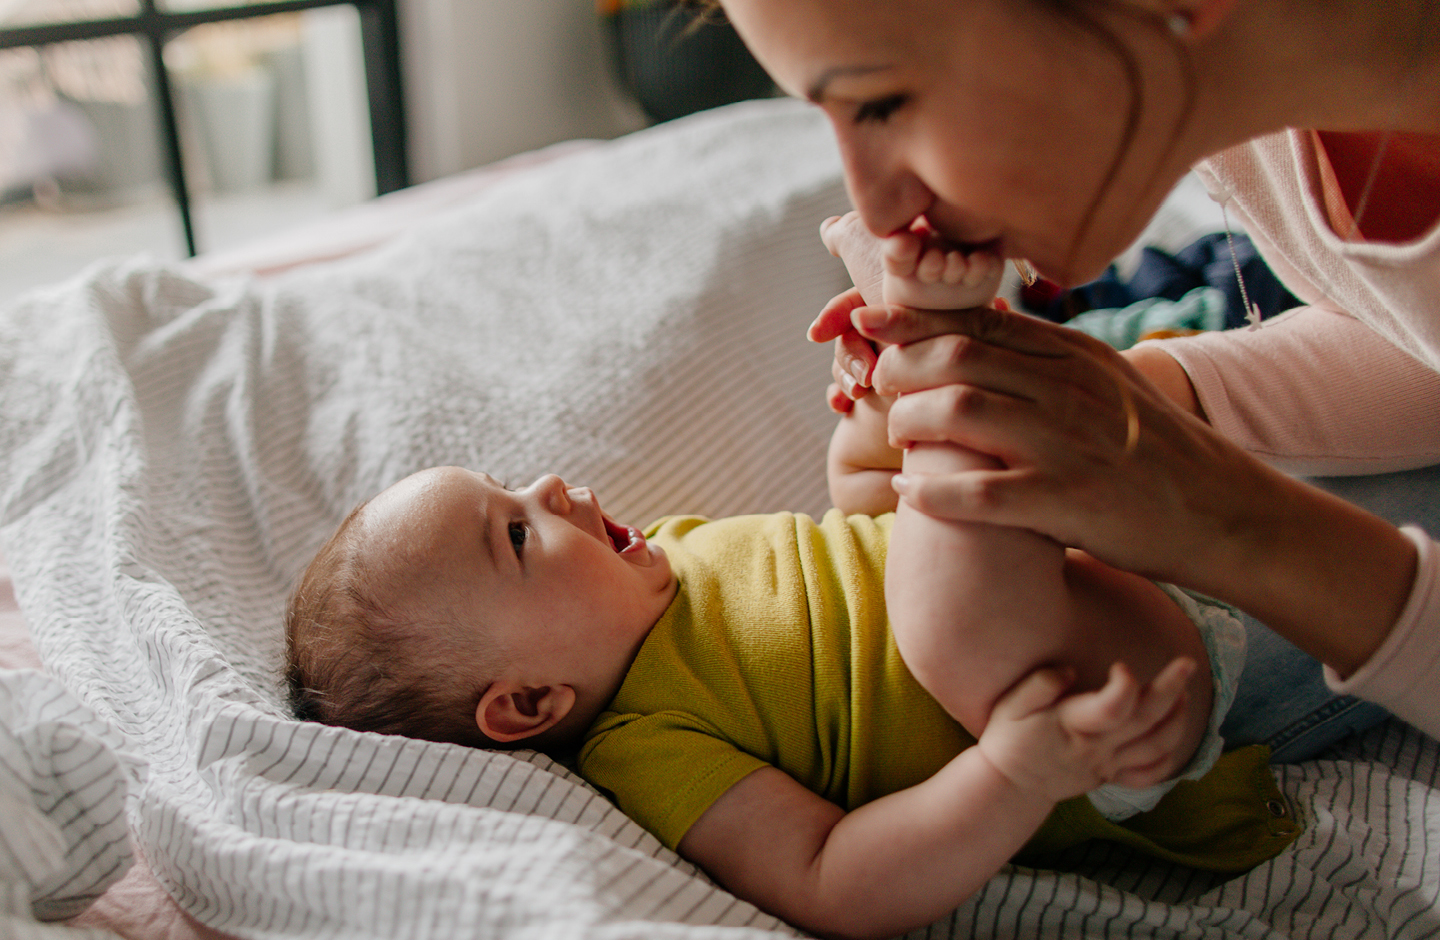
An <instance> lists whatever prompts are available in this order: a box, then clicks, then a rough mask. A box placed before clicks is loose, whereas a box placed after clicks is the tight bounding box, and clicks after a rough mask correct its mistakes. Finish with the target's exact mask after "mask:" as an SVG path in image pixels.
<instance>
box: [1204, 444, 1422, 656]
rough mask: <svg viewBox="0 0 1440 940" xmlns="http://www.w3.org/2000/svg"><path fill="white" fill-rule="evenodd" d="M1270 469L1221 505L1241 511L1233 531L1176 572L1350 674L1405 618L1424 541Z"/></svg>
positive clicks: (1233, 513)
mask: <svg viewBox="0 0 1440 940" xmlns="http://www.w3.org/2000/svg"><path fill="white" fill-rule="evenodd" d="M1266 470H1268V473H1265V474H1255V475H1252V480H1251V483H1252V485H1250V486H1247V487H1243V488H1237V490H1240V491H1239V492H1235V493H1233V494H1231V498H1229V499H1227V500H1226V503H1227V505H1225V506H1223V507H1222V509H1221V512H1222V513H1224V514H1225V515H1227V516H1228V517H1229V518H1230V519H1231V520H1233V521H1232V522H1231V524H1230V525H1228V526H1226V527H1225V528H1226V529H1228V530H1229V531H1228V537H1224V538H1217V539H1216V540H1215V541H1214V542H1213V544H1211V545H1210V546H1209V548H1208V550H1202V551H1201V552H1200V557H1198V558H1197V559H1195V562H1196V563H1195V564H1194V565H1193V567H1191V569H1190V570H1189V571H1188V572H1185V573H1182V575H1181V577H1180V578H1177V580H1178V581H1180V582H1181V583H1183V584H1184V586H1186V587H1191V588H1193V589H1195V590H1198V591H1201V592H1203V593H1206V594H1210V595H1211V596H1214V597H1217V598H1219V599H1220V600H1223V601H1226V602H1228V603H1231V604H1234V605H1235V606H1236V607H1239V608H1240V609H1241V610H1244V611H1246V612H1247V613H1249V614H1250V615H1252V616H1253V617H1255V618H1256V619H1257V620H1259V621H1261V622H1262V623H1264V624H1266V625H1267V626H1269V627H1270V628H1271V629H1272V630H1274V631H1275V632H1276V633H1279V634H1280V635H1281V636H1284V637H1285V638H1287V639H1288V640H1290V641H1291V642H1292V643H1294V644H1295V645H1296V646H1298V647H1300V648H1301V649H1303V650H1305V651H1306V652H1307V653H1309V654H1310V655H1312V656H1314V657H1315V658H1316V659H1319V660H1320V661H1321V662H1323V663H1326V664H1327V665H1329V666H1331V667H1332V668H1333V669H1335V670H1336V671H1337V672H1338V673H1340V675H1342V676H1346V675H1349V674H1350V673H1352V672H1354V671H1355V670H1356V669H1358V668H1359V667H1360V666H1361V665H1363V664H1364V663H1365V662H1366V661H1367V660H1368V659H1369V658H1370V656H1371V655H1372V654H1373V653H1374V652H1375V650H1376V649H1377V648H1379V646H1380V644H1381V643H1382V642H1383V641H1384V639H1385V637H1386V636H1387V635H1388V634H1389V632H1390V630H1391V628H1392V627H1393V626H1394V625H1395V623H1396V621H1397V620H1398V619H1399V616H1400V612H1401V610H1402V609H1403V608H1404V606H1405V603H1406V600H1407V599H1408V598H1409V595H1410V589H1411V585H1412V584H1413V582H1414V579H1415V565H1416V552H1415V546H1414V545H1413V544H1411V542H1410V540H1409V539H1407V538H1406V537H1405V536H1404V534H1403V533H1401V532H1400V530H1399V529H1397V528H1396V527H1395V526H1393V525H1391V524H1390V523H1389V522H1387V521H1385V520H1384V519H1381V518H1379V517H1378V516H1374V515H1371V514H1370V513H1368V512H1366V511H1365V510H1363V509H1360V508H1359V507H1357V506H1354V505H1352V504H1351V503H1348V502H1346V501H1345V500H1343V499H1340V498H1339V497H1337V496H1334V495H1331V494H1329V493H1326V492H1324V491H1322V490H1319V489H1316V488H1315V487H1312V486H1309V485H1307V484H1305V483H1302V482H1300V481H1298V480H1295V479H1294V478H1291V477H1288V476H1286V475H1284V474H1282V473H1280V472H1279V471H1277V470H1271V469H1269V468H1266Z"/></svg>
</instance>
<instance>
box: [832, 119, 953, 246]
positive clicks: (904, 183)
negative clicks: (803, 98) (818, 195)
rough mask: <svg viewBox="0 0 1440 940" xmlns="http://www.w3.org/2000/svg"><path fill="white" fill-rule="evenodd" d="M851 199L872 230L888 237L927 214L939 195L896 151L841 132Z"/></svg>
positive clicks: (841, 144)
mask: <svg viewBox="0 0 1440 940" xmlns="http://www.w3.org/2000/svg"><path fill="white" fill-rule="evenodd" d="M837 136H838V137H839V141H840V154H841V158H842V160H843V163H844V166H845V188H846V190H848V191H849V194H850V202H851V203H852V204H853V205H854V206H855V210H856V211H857V212H859V213H860V219H861V221H863V222H864V223H865V227H866V228H868V229H869V230H870V231H871V233H872V234H874V235H875V236H876V237H879V238H884V237H885V236H886V235H889V234H890V233H891V232H894V231H895V230H897V229H900V228H904V227H905V226H908V225H909V224H910V223H911V222H913V221H914V220H915V218H916V217H917V216H920V215H923V214H924V213H925V210H927V209H928V208H929V207H930V204H931V203H932V202H933V201H934V199H935V196H934V194H933V193H931V192H930V189H929V187H928V186H926V185H925V183H924V181H922V180H921V179H920V178H919V177H918V176H916V175H915V174H914V173H913V172H911V171H910V170H909V168H908V167H907V166H906V165H905V163H904V162H903V161H902V160H900V159H899V158H898V155H896V154H893V153H885V152H884V151H883V150H882V149H880V148H878V147H874V146H868V145H867V143H866V142H862V141H853V140H847V139H846V135H837Z"/></svg>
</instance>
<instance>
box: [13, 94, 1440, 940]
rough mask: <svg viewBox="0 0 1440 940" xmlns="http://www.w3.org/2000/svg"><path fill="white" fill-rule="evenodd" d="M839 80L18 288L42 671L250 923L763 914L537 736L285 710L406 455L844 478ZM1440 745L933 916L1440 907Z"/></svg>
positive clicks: (654, 493)
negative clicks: (322, 619)
mask: <svg viewBox="0 0 1440 940" xmlns="http://www.w3.org/2000/svg"><path fill="white" fill-rule="evenodd" d="M844 205H845V199H844V195H843V191H842V188H841V185H840V182H839V166H838V161H837V158H836V156H835V153H834V150H833V144H832V143H831V139H830V135H829V132H828V130H827V128H826V127H825V126H824V124H823V122H822V120H821V119H820V117H819V116H818V115H817V114H814V113H812V112H811V111H809V110H807V109H805V108H803V107H802V106H799V105H796V104H794V103H789V102H763V103H755V104H749V105H743V106H737V107H733V108H729V109H723V110H721V111H719V112H714V113H711V114H707V115H702V116H698V117H696V118H693V119H688V120H685V121H680V122H675V123H673V124H670V125H666V126H663V127H660V128H656V129H654V130H651V131H647V132H644V133H641V134H638V135H634V136H632V137H630V138H627V139H624V140H621V141H618V142H614V143H611V144H607V145H604V146H600V147H597V148H594V149H593V150H589V151H586V152H583V153H578V154H575V155H572V156H569V157H566V158H564V159H561V160H557V161H555V162H554V163H551V164H548V165H545V166H542V167H538V168H536V169H535V170H533V171H527V172H525V173H521V174H518V175H517V176H515V177H513V178H510V179H508V180H506V181H505V182H504V183H503V184H502V185H498V186H496V187H495V188H493V189H491V190H488V191H487V192H485V193H484V194H482V195H481V196H479V197H478V198H476V199H475V200H473V201H471V202H468V203H466V204H464V205H459V206H456V207H455V208H454V209H453V211H451V212H449V213H447V214H446V215H444V216H443V217H441V218H438V219H436V220H433V221H431V222H429V223H427V224H425V225H423V226H421V227H419V228H417V229H416V230H415V231H413V232H411V233H410V234H408V235H406V236H404V237H402V238H400V239H399V240H397V241H396V242H394V243H392V244H389V245H387V246H385V247H383V248H381V249H378V250H376V251H373V252H370V253H368V254H365V255H362V256H358V257H356V258H353V259H349V260H346V261H341V262H337V263H333V264H329V265H323V266H314V267H309V268H304V269H299V270H296V271H293V272H290V273H288V274H284V275H281V276H279V277H277V278H274V279H270V280H267V281H264V282H258V281H246V280H233V281H225V282H216V283H213V284H205V283H200V282H197V281H194V280H191V279H187V278H186V277H185V276H182V275H181V274H180V273H178V272H177V271H175V270H173V269H167V268H166V267H165V266H163V265H159V264H154V263H151V262H148V261H145V260H143V259H139V260H131V261H127V262H121V263H115V264H109V265H102V266H99V267H97V268H94V269H92V270H90V271H89V272H87V273H86V274H85V275H83V276H82V277H81V278H79V279H77V280H76V281H74V282H71V283H69V284H66V285H62V286H60V287H58V288H55V289H52V290H49V291H45V292H41V293H37V294H33V295H31V296H30V297H28V298H26V299H24V300H23V301H21V302H19V303H17V304H16V305H14V306H12V307H11V308H10V309H9V310H8V311H6V313H5V315H4V316H3V322H0V414H3V415H4V416H5V417H4V423H3V426H0V454H3V455H4V456H3V466H0V539H3V547H4V551H5V554H6V555H7V556H8V557H9V559H10V562H11V566H12V570H13V574H14V578H15V582H16V585H17V588H18V593H19V598H20V602H21V606H22V608H23V610H24V612H25V615H26V617H27V619H28V620H29V622H30V624H31V626H32V629H33V632H34V635H35V640H36V644H37V646H38V648H39V650H40V653H41V656H42V657H43V659H44V660H45V662H46V664H47V667H48V668H49V669H50V670H51V671H52V672H53V673H54V674H55V675H56V676H57V677H58V678H59V679H60V681H62V682H63V683H64V685H65V686H66V687H67V688H68V689H69V690H70V691H71V692H73V694H74V695H75V696H76V697H77V698H78V699H80V700H81V701H82V702H84V703H85V704H86V705H87V706H88V707H89V708H91V709H93V711H94V712H95V713H96V714H97V715H98V716H99V717H100V718H101V719H103V720H104V721H106V722H109V723H110V724H111V725H113V726H114V727H115V728H117V729H118V730H119V731H120V732H121V733H123V735H124V736H125V738H126V739H127V740H128V742H129V745H130V748H131V749H132V750H133V751H135V752H137V753H139V754H141V755H143V757H144V758H145V759H146V760H147V761H148V763H149V770H148V777H147V778H146V782H145V784H144V787H143V790H141V791H140V792H139V793H138V794H137V795H136V798H135V799H134V800H133V801H132V810H131V815H130V822H131V825H132V827H133V830H134V833H135V837H136V839H137V841H138V842H139V844H140V846H141V849H142V851H143V852H144V854H145V856H146V858H147V859H148V861H149V862H150V864H151V865H152V866H153V868H154V869H155V871H156V874H157V875H158V877H159V878H160V879H161V881H162V882H163V883H164V884H165V885H166V887H167V888H168V889H169V890H170V891H171V893H172V894H173V895H174V896H175V898H176V899H177V900H178V901H179V902H180V904H181V905H182V906H184V907H185V908H186V909H187V910H188V911H190V912H191V913H193V914H194V915H195V916H196V917H197V918H199V919H200V920H202V921H203V922H205V923H206V924H208V925H211V926H213V927H215V928H218V929H220V930H224V931H228V932H231V933H233V934H236V935H240V936H246V937H337V938H346V940H355V938H368V937H374V938H392V937H407V938H424V937H436V938H451V937H563V938H578V937H617V938H619V937H669V936H674V937H686V938H700V937H742V936H769V935H772V934H773V933H774V932H785V930H786V928H785V927H784V925H782V924H779V923H778V922H776V921H775V920H774V919H772V918H770V917H768V916H767V915H764V914H762V913H760V912H758V911H756V910H755V909H754V908H752V907H751V906H749V905H748V904H745V903H742V902H739V901H737V900H735V899H733V898H732V897H730V896H729V895H728V894H726V893H724V892H723V891H720V890H718V889H716V888H714V887H713V886H711V885H710V884H709V883H708V882H707V881H706V880H705V879H704V878H702V877H700V876H698V875H697V874H696V873H695V871H694V870H693V869H692V868H691V867H689V866H687V865H685V864H684V863H682V862H680V861H678V860H677V859H676V858H675V857H674V856H673V855H672V854H671V853H669V852H667V851H666V850H664V849H663V848H661V847H660V846H659V845H658V843H656V842H655V840H654V839H653V838H651V837H650V836H649V835H648V834H646V833H645V832H644V831H642V830H641V829H639V828H638V827H637V826H635V825H634V824H633V823H631V822H630V821H629V820H627V819H626V818H625V817H624V816H622V815H621V814H619V813H618V812H617V811H616V810H615V809H614V808H613V807H611V806H610V805H609V804H608V803H607V802H606V801H605V800H604V799H603V798H601V797H599V796H598V795H597V794H596V793H595V792H593V791H592V790H590V789H589V788H588V787H586V786H585V785H584V784H583V783H582V782H580V781H578V780H577V779H576V778H574V777H573V776H571V775H570V774H568V773H567V772H565V771H564V769H563V768H560V767H558V766H556V765H554V764H552V763H551V762H549V761H548V760H546V759H544V758H542V757H538V756H534V755H524V754H522V755H504V754H496V753H489V752H482V751H472V750H466V749H463V748H459V747H452V746H443V745H435V744H428V743H420V742H415V741H407V740H404V739H399V738H386V737H380V736H375V735H366V734H357V733H352V732H349V731H343V730H338V729H332V728H325V727H321V726H318V725H309V724H301V723H297V722H294V721H292V720H290V719H289V718H288V716H287V715H286V713H285V710H284V708H283V705H282V704H281V702H282V695H281V690H280V686H279V682H278V674H279V670H280V665H281V663H280V661H281V651H282V635H281V612H282V608H283V604H284V600H285V597H286V594H287V592H288V590H289V587H290V585H291V583H292V580H293V578H294V577H295V575H296V574H297V572H298V571H299V570H300V568H301V567H302V566H303V565H304V563H305V561H306V560H307V558H308V556H309V555H310V554H311V553H312V552H313V551H314V549H315V548H316V547H317V545H318V544H319V543H320V541H322V540H323V538H324V537H325V536H326V535H327V534H328V533H329V531H330V530H331V529H332V527H333V526H334V525H335V524H336V522H337V521H338V520H339V519H340V518H341V517H342V516H343V514H344V513H345V512H346V511H347V510H348V509H349V508H350V507H351V506H352V505H353V504H354V502H355V501H357V500H359V499H360V498H362V497H365V496H368V495H371V494H372V493H374V492H375V491H376V490H378V489H380V488H381V487H383V486H385V485H387V484H388V483H390V482H392V481H394V480H396V479H398V478H399V477H401V476H403V475H404V474H406V473H409V472H411V471H413V470H416V469H419V468H422V467H425V466H430V465H433V464H437V463H457V464H463V465H467V466H471V467H476V468H480V469H485V470H488V471H490V472H492V473H494V474H496V475H497V476H501V477H506V478H509V479H511V480H514V481H525V480H528V479H530V478H532V477H534V476H535V475H537V474H539V473H541V472H546V471H556V472H559V473H560V474H562V475H563V476H565V477H566V479H567V480H571V481H572V482H577V483H587V484H589V485H592V486H593V487H594V488H595V489H596V491H597V493H598V494H599V497H600V499H601V501H602V504H604V505H605V506H606V507H607V509H608V510H609V511H610V512H611V513H612V514H614V515H616V516H617V517H619V518H621V519H622V520H626V521H630V522H634V523H642V522H645V521H648V520H649V519H650V518H651V517H653V516H656V515H659V514H663V513H666V512H677V511H683V512H700V513H707V514H712V515H719V514H726V513H734V512H747V511H765V510H777V509H793V510H801V511H811V512H818V511H821V510H823V508H824V507H825V496H824V481H823V462H824V459H823V458H824V449H825V444H826V440H827V438H828V433H829V429H830V426H831V418H830V417H829V416H828V415H827V414H826V412H825V409H824V406H823V401H822V392H823V388H824V385H825V383H826V381H827V375H828V363H829V353H828V350H826V349H823V348H818V347H809V346H808V345H807V344H806V343H805V341H804V339H803V331H804V327H805V325H806V323H807V322H808V321H809V319H810V318H811V317H812V316H813V315H814V313H815V312H816V311H817V310H818V308H819V306H820V304H821V303H822V302H823V301H824V300H826V299H827V298H829V297H830V296H831V295H833V294H834V293H836V292H838V291H839V290H840V289H842V288H843V287H844V286H845V285H846V281H845V277H844V273H843V271H842V270H841V268H840V266H839V265H838V263H836V262H835V261H834V259H832V258H830V257H829V256H828V255H826V253H825V252H824V250H823V249H822V248H821V246H820V244H819V241H818V238H817V236H816V226H817V223H818V222H819V220H820V219H821V218H823V217H824V216H826V215H828V214H831V213H833V212H836V211H839V210H841V209H843V208H844ZM1436 754H1437V748H1436V744H1435V742H1433V741H1431V740H1429V739H1427V738H1424V737H1422V736H1420V735H1419V734H1417V733H1415V732H1413V731H1411V730H1409V729H1406V728H1404V727H1403V726H1400V725H1398V724H1391V725H1387V726H1385V727H1384V728H1382V729H1378V730H1377V731H1375V732H1372V733H1371V734H1369V735H1368V736H1366V738H1364V739H1363V740H1361V741H1358V742H1356V743H1355V745H1354V747H1352V748H1350V749H1348V750H1346V751H1345V752H1344V753H1343V754H1337V755H1336V760H1333V761H1318V762H1313V763H1310V764H1306V765H1302V766H1298V767H1295V768H1286V769H1284V770H1283V771H1282V783H1283V786H1284V789H1285V791H1286V793H1287V794H1288V795H1289V796H1290V798H1291V799H1292V801H1293V804H1294V809H1295V810H1296V811H1298V812H1300V813H1302V814H1303V816H1304V817H1305V818H1306V821H1307V824H1308V828H1307V831H1306V833H1305V835H1303V836H1302V837H1301V839H1300V840H1299V842H1298V843H1297V844H1296V845H1295V846H1294V847H1293V848H1292V849H1290V850H1288V851H1287V852H1286V853H1284V854H1283V855H1282V856H1281V857H1279V858H1278V859H1276V860H1274V861H1273V862H1271V863H1269V864H1267V865H1265V866H1262V867H1261V868H1260V869H1257V870H1256V871H1254V872H1252V873H1250V874H1249V875H1247V876H1245V877H1243V878H1239V879H1235V880H1232V881H1230V882H1228V883H1224V884H1220V885H1215V884H1213V883H1212V881H1211V880H1209V879H1206V878H1204V877H1201V876H1198V875H1196V874H1195V873H1192V872H1187V871H1184V870H1178V869H1174V868H1171V867H1168V866H1161V865H1149V864H1145V863H1142V862H1139V861H1137V860H1134V859H1125V858H1122V857H1120V856H1119V855H1117V854H1113V853H1111V852H1109V851H1108V850H1104V849H1096V850H1094V851H1090V852H1087V853H1082V854H1081V855H1080V856H1078V857H1077V858H1076V859H1075V864H1076V865H1078V866H1080V868H1081V869H1082V872H1083V873H1079V872H1077V873H1070V874H1059V873H1053V872H1038V871H1033V870H1028V869H1019V868H1015V869H1007V870H1006V871H1004V872H1002V873H1001V874H1000V875H998V876H997V877H996V878H995V879H993V880H992V881H991V882H990V884H989V886H988V887H987V888H986V889H985V890H984V891H983V892H982V893H981V894H980V895H979V896H978V897H977V898H975V899H974V900H972V901H971V902H970V903H968V904H967V905H965V906H964V907H962V908H961V909H960V910H959V911H957V912H956V913H955V915H954V916H953V917H952V918H950V919H949V920H948V921H946V922H942V923H941V924H938V925H936V926H935V927H934V928H933V930H934V933H935V934H936V935H941V936H949V935H955V936H996V937H1009V936H1026V937H1030V936H1060V935H1081V934H1084V935H1086V936H1126V937H1132V936H1143V937H1247V938H1260V937H1291V936H1295V937H1314V938H1326V940H1329V938H1338V937H1357V938H1358V937H1375V936H1382V935H1388V936H1397V937H1402V936H1403V937H1420V936H1431V935H1436V934H1440V913H1437V897H1436V895H1437V887H1436V885H1437V881H1440V862H1437V859H1436V856H1437V854H1440V852H1437V848H1436V847H1437V846H1440V782H1437V779H1436Z"/></svg>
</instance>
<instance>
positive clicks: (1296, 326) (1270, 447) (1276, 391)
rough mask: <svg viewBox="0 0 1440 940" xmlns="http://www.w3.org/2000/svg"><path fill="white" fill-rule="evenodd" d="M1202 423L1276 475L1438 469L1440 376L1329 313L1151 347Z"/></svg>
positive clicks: (1316, 310) (1315, 311) (1306, 310)
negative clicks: (1188, 386) (1179, 372)
mask: <svg viewBox="0 0 1440 940" xmlns="http://www.w3.org/2000/svg"><path fill="white" fill-rule="evenodd" d="M1151 342H1152V343H1155V344H1158V345H1160V346H1161V347H1162V348H1163V349H1164V350H1165V351H1166V352H1168V353H1169V354H1170V355H1172V356H1173V357H1174V358H1175V359H1176V360H1177V361H1178V362H1179V363H1180V365H1181V366H1182V367H1183V368H1184V369H1185V372H1186V373H1187V374H1188V375H1189V377H1190V381H1191V382H1192V383H1193V384H1194V386H1195V393H1196V395H1197V397H1198V398H1199V400H1200V405H1201V407H1202V408H1204V410H1205V416H1206V418H1207V419H1208V420H1209V422H1210V424H1211V425H1212V426H1213V427H1214V428H1215V429H1216V430H1218V431H1219V432H1220V433H1222V434H1224V435H1225V436H1226V437H1228V438H1229V439H1231V440H1232V441H1234V442H1235V443H1237V444H1239V445H1240V446H1241V447H1244V448H1245V449H1246V450H1248V451H1250V452H1252V453H1254V454H1255V455H1256V456H1259V457H1261V458H1262V459H1265V460H1267V461H1268V462H1270V463H1272V464H1274V465H1275V466H1277V467H1279V468H1280V469H1282V470H1285V471H1287V472H1290V473H1297V474H1305V475H1317V476H1318V475H1346V474H1364V473H1385V472H1390V471H1395V470H1406V469H1411V468H1414V467H1422V466H1428V465H1430V464H1434V463H1440V373H1436V372H1435V371H1434V370H1432V369H1431V368H1429V367H1428V366H1426V365H1425V364H1424V363H1422V362H1420V361H1419V360H1418V359H1415V358H1414V357H1413V356H1411V355H1409V354H1408V353H1406V352H1405V351H1403V350H1401V349H1400V348H1399V347H1397V346H1395V345H1394V344H1392V343H1390V342H1389V341H1387V340H1386V339H1385V338H1383V337H1382V336H1380V335H1379V334H1378V333H1376V332H1375V331H1374V330H1372V329H1370V328H1369V327H1368V326H1366V325H1365V324H1363V323H1361V322H1360V321H1359V320H1356V319H1355V318H1354V317H1350V316H1347V315H1345V314H1343V313H1339V312H1337V311H1334V310H1328V309H1325V308H1323V307H1300V308H1298V309H1296V310H1292V311H1290V312H1288V313H1286V314H1284V315H1282V316H1279V317H1275V318H1273V319H1270V320H1267V321H1265V322H1264V323H1263V324H1262V325H1261V326H1259V327H1258V328H1242V329H1235V330H1224V331H1220V332H1213V333H1202V334H1199V335H1197V336H1189V337H1183V338H1179V339H1168V340H1155V341H1151Z"/></svg>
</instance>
